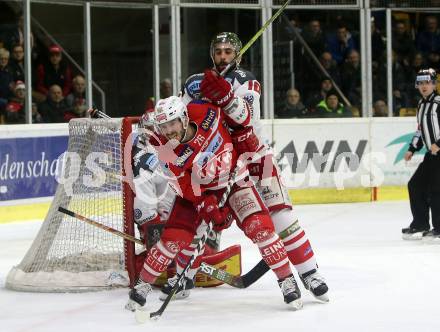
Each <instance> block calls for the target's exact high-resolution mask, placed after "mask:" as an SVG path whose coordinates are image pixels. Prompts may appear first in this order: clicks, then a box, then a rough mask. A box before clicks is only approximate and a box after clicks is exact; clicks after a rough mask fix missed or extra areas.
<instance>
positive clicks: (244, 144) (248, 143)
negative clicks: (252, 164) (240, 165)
mask: <svg viewBox="0 0 440 332" xmlns="http://www.w3.org/2000/svg"><path fill="white" fill-rule="evenodd" d="M231 138H232V144H234V148H235V150H236V151H237V152H238V153H239V154H242V153H246V152H256V151H257V150H258V147H259V146H260V141H259V140H258V137H257V136H256V135H255V133H254V128H253V127H245V128H244V129H236V130H234V131H233V132H232V133H231Z"/></svg>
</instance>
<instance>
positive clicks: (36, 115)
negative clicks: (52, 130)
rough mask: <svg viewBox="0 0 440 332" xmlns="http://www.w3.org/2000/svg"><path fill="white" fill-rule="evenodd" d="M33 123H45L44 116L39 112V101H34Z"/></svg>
mask: <svg viewBox="0 0 440 332" xmlns="http://www.w3.org/2000/svg"><path fill="white" fill-rule="evenodd" d="M32 123H43V117H42V116H41V114H40V112H38V106H37V103H32Z"/></svg>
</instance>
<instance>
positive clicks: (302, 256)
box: [283, 230, 316, 274]
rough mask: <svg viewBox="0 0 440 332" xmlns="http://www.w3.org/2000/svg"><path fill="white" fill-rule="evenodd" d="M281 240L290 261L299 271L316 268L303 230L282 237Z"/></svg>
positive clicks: (310, 247)
mask: <svg viewBox="0 0 440 332" xmlns="http://www.w3.org/2000/svg"><path fill="white" fill-rule="evenodd" d="M283 242H284V246H285V248H286V251H287V255H288V257H289V259H290V261H291V262H292V264H293V265H295V268H296V269H297V270H298V272H299V273H301V274H302V273H305V272H307V271H309V270H310V269H313V268H316V260H315V255H314V253H313V249H312V246H311V245H310V242H309V239H308V238H307V236H306V234H305V233H304V231H303V230H300V231H299V233H297V234H292V235H290V236H288V237H287V238H285V239H283Z"/></svg>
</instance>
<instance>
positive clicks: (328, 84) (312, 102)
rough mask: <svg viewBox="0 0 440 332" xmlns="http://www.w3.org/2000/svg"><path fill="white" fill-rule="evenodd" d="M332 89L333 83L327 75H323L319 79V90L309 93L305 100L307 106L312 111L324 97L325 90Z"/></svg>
mask: <svg viewBox="0 0 440 332" xmlns="http://www.w3.org/2000/svg"><path fill="white" fill-rule="evenodd" d="M332 89H333V83H332V81H331V80H330V78H329V77H323V78H322V79H321V86H320V89H319V91H316V92H314V93H312V94H311V95H310V97H309V98H308V100H307V103H306V104H307V108H308V109H309V110H310V111H311V112H314V111H315V110H316V107H317V106H318V104H319V103H320V102H321V101H323V100H324V99H325V97H326V96H327V92H329V91H330V90H332Z"/></svg>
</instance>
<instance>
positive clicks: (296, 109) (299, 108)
mask: <svg viewBox="0 0 440 332" xmlns="http://www.w3.org/2000/svg"><path fill="white" fill-rule="evenodd" d="M275 115H276V117H277V118H280V119H292V118H304V117H306V116H307V115H308V114H307V108H306V107H305V106H304V104H303V103H302V101H301V95H300V93H299V91H298V90H296V89H289V90H287V93H286V100H285V102H284V106H283V107H281V108H280V109H278V110H277V112H276V114H275Z"/></svg>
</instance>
